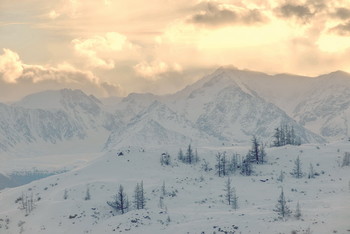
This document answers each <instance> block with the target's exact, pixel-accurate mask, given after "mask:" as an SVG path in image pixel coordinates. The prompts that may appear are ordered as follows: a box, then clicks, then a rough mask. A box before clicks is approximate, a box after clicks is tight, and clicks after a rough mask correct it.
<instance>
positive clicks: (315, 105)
mask: <svg viewBox="0 0 350 234" xmlns="http://www.w3.org/2000/svg"><path fill="white" fill-rule="evenodd" d="M293 117H294V118H295V119H296V120H297V121H298V122H299V123H301V124H302V125H304V126H306V127H307V128H308V129H311V130H312V131H314V132H316V133H318V134H320V135H322V136H324V137H327V138H329V139H339V138H348V137H350V129H349V128H350V74H348V73H345V72H340V71H338V72H333V73H330V74H327V75H322V76H319V77H318V78H317V79H314V85H313V86H312V87H311V88H310V90H309V91H308V92H307V94H306V95H305V98H304V100H302V101H301V102H300V103H298V105H297V106H296V107H295V109H294V111H293Z"/></svg>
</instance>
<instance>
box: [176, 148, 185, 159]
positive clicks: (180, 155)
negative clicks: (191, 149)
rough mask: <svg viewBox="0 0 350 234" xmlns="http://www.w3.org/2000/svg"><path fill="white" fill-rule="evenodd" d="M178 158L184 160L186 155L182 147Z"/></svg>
mask: <svg viewBox="0 0 350 234" xmlns="http://www.w3.org/2000/svg"><path fill="white" fill-rule="evenodd" d="M177 159H179V160H180V161H181V162H184V159H185V156H184V153H183V152H182V149H180V150H179V153H178V155H177Z"/></svg>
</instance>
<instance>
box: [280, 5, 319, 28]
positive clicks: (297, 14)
mask: <svg viewBox="0 0 350 234" xmlns="http://www.w3.org/2000/svg"><path fill="white" fill-rule="evenodd" d="M276 12H277V16H279V17H281V18H296V19H298V20H300V21H302V22H303V23H306V22H308V21H309V19H310V18H311V17H312V16H313V15H314V13H312V12H311V10H310V8H309V6H308V5H307V4H305V5H303V4H294V3H291V2H290V3H285V4H283V5H281V6H280V7H278V8H277V9H276Z"/></svg>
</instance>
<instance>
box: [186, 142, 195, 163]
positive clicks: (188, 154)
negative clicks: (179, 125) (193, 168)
mask: <svg viewBox="0 0 350 234" xmlns="http://www.w3.org/2000/svg"><path fill="white" fill-rule="evenodd" d="M193 158H194V154H193V150H192V147H191V144H189V145H188V148H187V151H186V163H188V164H192V163H193Z"/></svg>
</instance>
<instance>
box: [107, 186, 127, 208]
mask: <svg viewBox="0 0 350 234" xmlns="http://www.w3.org/2000/svg"><path fill="white" fill-rule="evenodd" d="M107 204H108V205H109V206H111V207H112V208H114V209H115V210H116V211H119V212H121V213H122V214H124V213H125V212H127V211H128V209H129V200H128V197H127V195H126V193H125V192H124V187H123V186H122V185H120V186H119V189H118V192H117V194H116V195H114V201H107Z"/></svg>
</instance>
